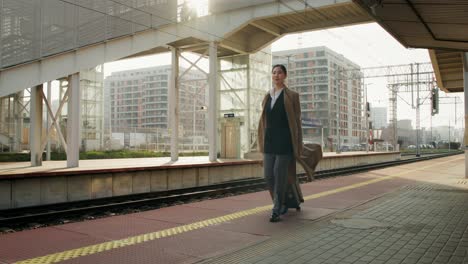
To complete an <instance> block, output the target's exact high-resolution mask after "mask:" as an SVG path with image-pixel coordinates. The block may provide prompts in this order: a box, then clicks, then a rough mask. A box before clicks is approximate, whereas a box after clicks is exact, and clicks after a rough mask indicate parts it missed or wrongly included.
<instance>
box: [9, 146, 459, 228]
mask: <svg viewBox="0 0 468 264" xmlns="http://www.w3.org/2000/svg"><path fill="white" fill-rule="evenodd" d="M461 153H463V152H452V153H444V154H436V155H430V156H422V157H415V158H411V159H404V160H398V161H392V162H381V163H374V164H366V165H361V166H355V167H346V168H339V169H333V170H324V171H318V172H316V174H315V179H316V180H317V179H323V178H327V177H335V176H342V175H349V174H353V173H358V172H364V171H369V170H373V169H379V168H384V167H389V166H397V165H402V164H406V163H412V162H417V161H424V160H429V159H434V158H440V157H446V156H451V155H457V154H461ZM299 180H300V181H302V182H304V181H306V177H305V175H299ZM265 188H266V185H265V182H264V180H263V179H262V178H252V179H244V180H237V181H230V182H226V183H220V184H214V185H208V186H200V187H193V188H184V189H177V190H170V191H162V192H155V193H146V194H138V195H126V196H119V197H110V198H100V199H94V200H87V201H79V202H71V203H62V204H52V205H43V206H35V207H24V208H14V209H7V210H0V232H12V231H14V230H22V229H30V228H37V227H41V226H48V225H57V224H63V223H67V222H73V221H83V220H87V219H94V218H100V217H106V216H113V215H118V214H125V213H131V212H138V211H145V210H152V209H158V208H162V207H166V206H170V205H176V204H181V203H190V202H195V201H200V200H204V199H213V198H220V197H225V196H232V195H237V194H241V193H248V192H255V191H261V190H264V189H265Z"/></svg>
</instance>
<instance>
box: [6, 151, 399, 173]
mask: <svg viewBox="0 0 468 264" xmlns="http://www.w3.org/2000/svg"><path fill="white" fill-rule="evenodd" d="M386 153H387V152H369V153H366V152H363V151H355V152H342V153H340V154H336V153H335V152H325V153H324V154H323V156H324V159H326V158H334V157H353V156H362V155H385V154H386ZM389 153H398V152H389ZM257 162H259V160H256V159H218V160H217V161H214V162H211V161H209V157H208V156H197V157H179V160H177V161H171V158H170V157H159V158H131V159H96V160H80V163H79V167H76V168H67V161H65V160H60V161H43V162H42V166H37V167H32V166H31V163H30V162H0V178H2V177H3V178H6V177H5V176H14V175H24V174H29V175H34V174H47V175H54V174H55V175H63V174H71V173H74V172H75V173H79V172H88V173H89V172H93V171H96V172H99V171H103V170H106V171H107V172H118V171H126V170H128V169H131V168H133V169H138V168H140V169H151V168H156V167H159V168H161V169H162V168H170V167H181V168H182V167H191V166H195V165H197V166H220V165H231V164H236V163H257Z"/></svg>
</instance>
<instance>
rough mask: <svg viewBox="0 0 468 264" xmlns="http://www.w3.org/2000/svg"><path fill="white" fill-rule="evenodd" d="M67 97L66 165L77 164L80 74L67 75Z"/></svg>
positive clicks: (79, 136) (78, 153)
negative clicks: (68, 94) (68, 93)
mask: <svg viewBox="0 0 468 264" xmlns="http://www.w3.org/2000/svg"><path fill="white" fill-rule="evenodd" d="M68 85H69V87H68V89H71V91H70V97H69V98H68V113H67V167H68V168H73V167H78V166H79V160H80V142H81V130H80V124H81V122H80V119H81V104H80V98H81V96H80V74H79V73H74V74H72V75H69V76H68Z"/></svg>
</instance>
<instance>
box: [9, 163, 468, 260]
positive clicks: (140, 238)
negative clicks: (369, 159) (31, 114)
mask: <svg viewBox="0 0 468 264" xmlns="http://www.w3.org/2000/svg"><path fill="white" fill-rule="evenodd" d="M461 159H464V157H462V158H458V159H450V160H446V161H442V162H435V163H432V164H431V165H428V166H424V167H419V168H417V169H411V170H407V171H404V172H400V173H396V174H393V175H389V176H384V177H381V178H377V179H372V180H368V181H364V182H361V183H356V184H351V185H348V186H345V187H341V188H337V189H333V190H329V191H325V192H320V193H317V194H313V195H309V196H306V197H304V200H312V199H317V198H320V197H324V196H328V195H331V194H335V193H339V192H344V191H347V190H351V189H355V188H359V187H362V186H366V185H369V184H373V183H377V182H381V181H385V180H389V179H392V178H395V177H399V176H403V175H405V174H409V173H412V172H415V171H418V170H424V169H427V168H430V167H437V166H440V165H441V164H444V163H449V162H454V161H458V160H461ZM270 209H271V205H265V206H260V207H256V208H253V209H249V210H244V211H240V212H236V213H233V214H228V215H224V216H220V217H216V218H211V219H207V220H203V221H199V222H195V223H191V224H187V225H183V226H178V227H173V228H169V229H165V230H160V231H157V232H152V233H147V234H142V235H137V236H132V237H127V238H124V239H119V240H114V241H109V242H104V243H100V244H95V245H90V246H87V247H81V248H76V249H71V250H67V251H63V252H58V253H54V254H50V255H46V256H42V257H37V258H31V259H27V260H23V261H19V262H16V264H36V263H41V264H48V263H57V262H61V261H65V260H69V259H74V258H78V257H83V256H88V255H92V254H96V253H100V252H104V251H108V250H112V249H117V248H121V247H126V246H132V245H136V244H140V243H144V242H148V241H152V240H156V239H160V238H163V237H170V236H175V235H177V234H181V233H186V232H189V231H192V230H197V229H201V228H205V227H209V226H213V225H217V224H221V223H224V222H228V221H231V220H234V219H237V218H242V217H246V216H249V215H254V214H257V213H261V212H265V211H268V210H270Z"/></svg>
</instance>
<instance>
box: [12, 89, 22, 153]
mask: <svg viewBox="0 0 468 264" xmlns="http://www.w3.org/2000/svg"><path fill="white" fill-rule="evenodd" d="M23 98H24V91H21V92H19V93H17V94H15V102H14V117H15V136H14V145H13V151H14V152H20V151H21V145H22V141H23Z"/></svg>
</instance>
